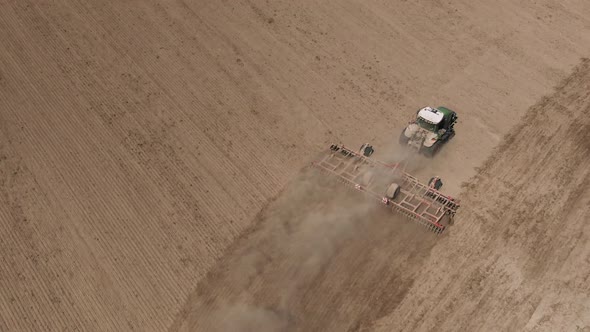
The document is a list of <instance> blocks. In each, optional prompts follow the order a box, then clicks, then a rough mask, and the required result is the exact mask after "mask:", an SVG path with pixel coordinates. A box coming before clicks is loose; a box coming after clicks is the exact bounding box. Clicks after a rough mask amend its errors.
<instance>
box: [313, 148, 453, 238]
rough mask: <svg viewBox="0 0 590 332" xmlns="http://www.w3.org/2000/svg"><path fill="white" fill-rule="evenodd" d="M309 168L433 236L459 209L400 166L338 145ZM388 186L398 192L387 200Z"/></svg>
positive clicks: (440, 231) (451, 201) (440, 230)
mask: <svg viewBox="0 0 590 332" xmlns="http://www.w3.org/2000/svg"><path fill="white" fill-rule="evenodd" d="M312 165H313V166H315V167H317V168H318V169H320V170H321V171H323V172H325V173H328V174H330V175H334V176H336V179H338V180H340V182H342V183H344V184H346V185H348V186H349V187H351V188H354V189H356V190H359V191H362V192H364V193H366V194H368V195H369V196H371V197H373V198H375V199H378V200H379V201H380V202H381V203H382V204H384V205H385V206H388V207H391V210H392V211H393V212H397V213H400V214H402V215H405V216H406V217H408V218H410V219H412V220H414V221H416V222H418V223H419V224H420V225H422V226H424V227H426V228H427V229H428V230H430V231H432V232H434V233H436V234H441V233H442V232H443V231H444V230H445V228H446V225H444V224H445V223H452V220H453V217H454V216H455V213H456V212H457V209H458V208H459V206H460V204H459V203H460V202H459V200H456V199H453V198H452V197H450V196H446V195H443V194H442V193H440V192H439V191H438V190H436V189H434V188H431V187H429V186H427V185H425V184H423V183H421V182H420V181H418V179H416V178H415V177H414V176H412V175H410V174H408V173H406V172H405V171H404V170H403V167H402V165H401V164H399V163H398V164H385V163H383V162H380V161H378V160H374V159H372V158H369V157H365V156H363V155H362V154H361V153H358V152H355V151H353V150H351V149H348V148H346V147H345V146H343V145H341V144H332V145H331V146H330V151H329V153H327V154H324V155H323V156H322V157H321V158H320V159H319V160H317V161H314V162H312ZM392 183H395V184H397V185H398V186H399V188H400V190H399V191H398V192H396V194H394V195H393V197H387V195H386V194H385V193H386V191H387V188H388V187H389V186H390V185H391V184H392Z"/></svg>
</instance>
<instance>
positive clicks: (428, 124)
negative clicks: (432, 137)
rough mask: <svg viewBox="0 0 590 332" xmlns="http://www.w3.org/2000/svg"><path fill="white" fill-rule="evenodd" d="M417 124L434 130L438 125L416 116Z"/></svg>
mask: <svg viewBox="0 0 590 332" xmlns="http://www.w3.org/2000/svg"><path fill="white" fill-rule="evenodd" d="M418 125H419V126H420V127H422V128H424V129H426V130H428V131H432V132H436V131H437V130H438V125H435V124H432V123H430V122H427V121H426V120H424V119H422V118H420V117H419V118H418Z"/></svg>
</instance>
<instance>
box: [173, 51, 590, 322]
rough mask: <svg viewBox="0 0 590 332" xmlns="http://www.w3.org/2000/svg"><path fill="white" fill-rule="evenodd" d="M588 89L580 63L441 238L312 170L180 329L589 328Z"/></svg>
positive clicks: (201, 289) (484, 172)
mask: <svg viewBox="0 0 590 332" xmlns="http://www.w3.org/2000/svg"><path fill="white" fill-rule="evenodd" d="M588 91H590V60H584V61H583V63H582V64H581V65H580V66H579V67H578V68H577V69H576V70H575V72H574V73H573V74H572V76H571V77H569V78H568V79H567V80H565V82H564V83H563V85H561V86H560V87H558V89H557V90H556V92H555V94H554V95H552V96H550V97H547V98H545V99H543V100H542V101H541V102H539V103H538V104H537V105H535V106H534V107H533V108H531V109H530V110H529V111H528V112H527V114H526V115H525V117H524V119H523V122H522V123H521V124H520V125H518V126H516V127H515V128H514V131H513V132H512V133H511V134H510V135H509V136H507V137H506V139H505V140H504V141H503V142H502V145H500V147H499V148H498V149H496V150H495V151H494V153H493V155H492V157H490V159H488V161H487V162H486V163H484V166H483V167H482V168H481V169H480V170H479V173H478V175H477V177H476V178H475V179H473V181H472V182H470V183H469V184H468V185H467V186H466V189H465V191H464V193H463V195H462V196H463V197H464V198H465V199H464V203H463V205H464V208H463V210H461V211H460V212H459V214H458V215H457V219H456V222H455V225H454V226H452V228H450V229H449V230H448V232H447V233H445V235H444V236H442V237H438V238H437V237H436V236H435V235H434V234H431V233H428V232H425V230H424V229H421V228H420V226H418V225H414V224H413V223H412V222H411V221H407V220H400V219H401V218H398V217H397V216H392V215H390V212H389V211H388V210H387V209H383V208H381V209H380V206H379V205H378V204H371V203H369V202H365V201H363V199H362V196H361V195H360V194H358V193H354V194H349V195H346V194H340V192H341V191H342V190H344V189H343V186H342V185H340V184H334V185H330V184H329V183H326V180H323V179H322V178H320V177H319V176H318V175H315V176H312V175H309V174H308V173H304V174H303V175H302V176H301V177H300V178H298V179H297V180H296V181H294V183H292V184H290V185H289V186H288V187H287V190H286V191H285V192H284V193H283V194H282V195H281V197H280V198H279V199H278V200H276V201H274V202H272V203H271V204H270V205H269V207H268V208H267V209H266V210H265V211H264V213H262V215H261V216H260V219H259V220H258V221H257V225H256V227H255V228H254V229H253V230H252V233H249V234H248V235H247V236H245V237H244V238H242V239H240V240H238V241H236V244H235V247H234V248H232V249H231V250H229V251H228V253H227V255H226V257H224V258H223V259H221V260H220V261H219V262H218V263H217V267H215V268H213V269H212V270H211V271H210V274H209V276H208V278H206V279H205V280H203V281H202V282H201V283H200V284H199V286H198V288H197V290H196V292H195V294H193V296H192V297H191V299H190V300H189V302H188V303H187V308H185V310H184V311H183V317H182V319H183V320H184V325H183V327H184V328H183V329H181V330H183V331H195V330H197V331H360V330H373V329H377V328H379V329H380V330H383V331H392V330H407V331H416V330H425V331H430V330H445V331H447V330H456V331H482V330H483V331H500V330H506V331H514V330H519V331H520V330H546V331H556V330H568V331H575V330H579V329H584V328H586V329H590V311H589V310H588V309H589V308H590V295H589V294H590V282H589V281H590V280H589V279H588V278H589V275H590V268H589V266H588V263H589V262H590V242H589V236H590V233H589V231H590V226H589V225H588V220H590V183H589V179H590V177H589V175H590V169H589V168H588V163H589V162H590V154H589V152H590V141H589V139H590V136H589V135H590V134H589V133H590V120H589V118H588V117H587V112H588V111H590V95H589V94H588ZM322 180H323V181H322ZM383 316H385V317H383ZM375 321H378V324H377V325H376V326H375V325H374V323H375ZM173 329H175V326H173Z"/></svg>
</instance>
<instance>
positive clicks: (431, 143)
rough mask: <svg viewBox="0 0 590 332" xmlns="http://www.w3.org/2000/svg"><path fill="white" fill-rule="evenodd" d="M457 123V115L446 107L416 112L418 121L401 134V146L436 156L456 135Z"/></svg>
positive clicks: (411, 123) (422, 109) (423, 109)
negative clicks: (455, 127) (442, 146)
mask: <svg viewBox="0 0 590 332" xmlns="http://www.w3.org/2000/svg"><path fill="white" fill-rule="evenodd" d="M456 122H457V113H455V112H454V111H452V110H450V109H448V108H446V107H443V106H439V107H430V106H427V107H423V108H421V109H419V110H418V111H417V112H416V120H414V121H412V122H410V123H409V124H408V126H407V127H406V128H404V130H403V131H402V133H401V134H400V139H399V141H400V144H402V145H405V146H410V147H413V148H416V149H418V150H419V151H422V152H423V153H424V154H425V155H427V156H434V154H435V153H436V152H437V151H438V149H440V147H441V145H442V144H443V143H445V142H446V141H448V140H449V139H450V138H451V137H453V136H454V135H455V129H454V126H455V123H456Z"/></svg>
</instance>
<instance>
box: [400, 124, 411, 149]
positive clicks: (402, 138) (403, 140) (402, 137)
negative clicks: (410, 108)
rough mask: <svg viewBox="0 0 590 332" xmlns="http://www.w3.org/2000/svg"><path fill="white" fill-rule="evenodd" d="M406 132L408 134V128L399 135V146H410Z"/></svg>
mask: <svg viewBox="0 0 590 332" xmlns="http://www.w3.org/2000/svg"><path fill="white" fill-rule="evenodd" d="M405 132H406V128H404V129H403V130H402V132H401V134H400V135H399V144H400V145H408V142H409V141H410V138H409V137H407V136H406V134H405Z"/></svg>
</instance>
